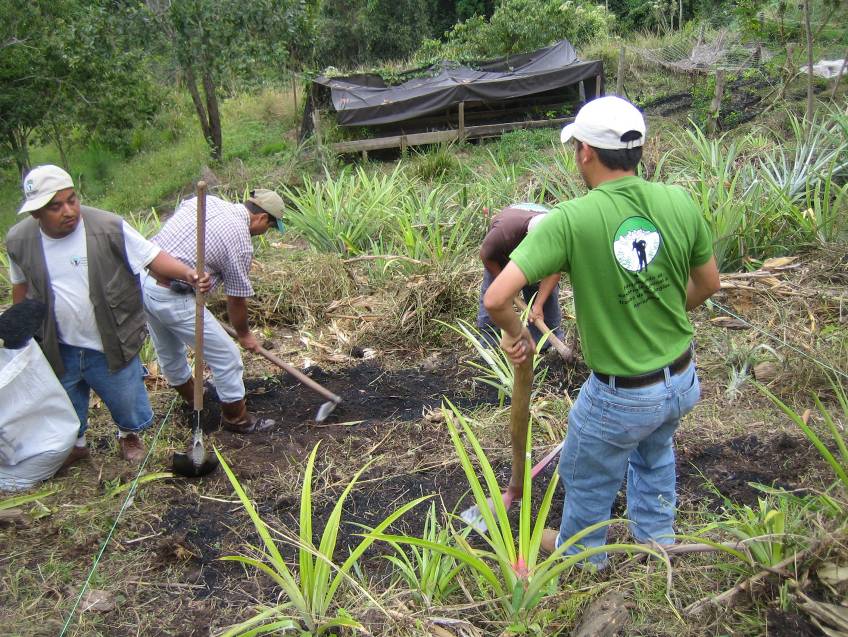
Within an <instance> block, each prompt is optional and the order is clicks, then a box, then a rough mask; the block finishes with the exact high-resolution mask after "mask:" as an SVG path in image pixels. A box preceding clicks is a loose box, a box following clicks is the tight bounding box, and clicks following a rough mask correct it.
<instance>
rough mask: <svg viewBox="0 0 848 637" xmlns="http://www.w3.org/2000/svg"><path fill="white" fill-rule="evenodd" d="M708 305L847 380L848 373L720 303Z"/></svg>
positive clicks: (710, 301) (712, 301)
mask: <svg viewBox="0 0 848 637" xmlns="http://www.w3.org/2000/svg"><path fill="white" fill-rule="evenodd" d="M709 303H712V304H713V305H714V306H715V307H717V308H718V309H719V310H721V311H722V312H724V313H725V314H728V315H729V316H732V317H733V318H735V319H736V320H738V321H741V322H742V323H744V324H745V325H747V326H748V327H750V328H751V329H753V330H754V331H756V332H759V333H760V334H762V335H763V336H767V337H768V338H770V339H772V340H773V341H775V342H776V343H779V344H780V345H783V346H784V347H787V348H789V349H791V350H792V351H793V352H795V353H796V354H800V355H801V356H803V357H804V358H806V359H807V360H810V361H812V362H813V363H815V364H816V365H819V366H821V367H823V368H824V369H827V370H829V371H831V372H833V373H834V374H836V375H837V376H842V378H844V379H846V380H848V373H846V372H844V371H843V370H841V369H837V368H836V367H834V366H833V365H830V364H829V363H825V362H824V361H823V360H820V359H818V358H816V357H815V356H811V355H810V354H807V352H805V351H804V350H802V349H799V348H797V347H795V346H794V345H792V344H791V343H789V342H788V341H785V340H783V339H782V338H780V337H779V336H775V335H774V334H772V333H770V332H768V331H766V330H764V329H763V328H761V327H757V326H756V325H754V324H753V323H751V322H750V321H748V320H746V319H744V318H742V317H741V316H739V315H738V314H736V313H735V312H733V311H731V310H730V309H729V308H727V307H725V306H724V305H722V304H721V303H719V302H717V301H714V300H712V299H710V300H709Z"/></svg>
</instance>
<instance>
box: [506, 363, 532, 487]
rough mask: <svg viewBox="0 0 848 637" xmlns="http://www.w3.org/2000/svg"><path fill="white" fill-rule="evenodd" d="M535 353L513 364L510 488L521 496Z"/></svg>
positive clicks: (510, 409)
mask: <svg viewBox="0 0 848 637" xmlns="http://www.w3.org/2000/svg"><path fill="white" fill-rule="evenodd" d="M533 356H534V355H533V353H532V352H531V353H530V355H529V356H528V357H527V359H526V360H525V361H524V362H523V363H520V364H518V365H514V366H513V381H512V402H511V403H510V407H509V433H510V442H511V443H512V476H511V477H510V480H509V490H510V491H512V493H513V494H514V495H517V496H518V497H521V496H520V494H521V488H522V485H523V484H524V465H525V462H526V453H527V428H528V427H529V425H530V390H531V389H532V387H533Z"/></svg>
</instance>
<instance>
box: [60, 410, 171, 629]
mask: <svg viewBox="0 0 848 637" xmlns="http://www.w3.org/2000/svg"><path fill="white" fill-rule="evenodd" d="M176 403H177V397H174V399H173V400H172V401H171V404H170V406H169V407H168V411H167V412H166V413H165V417H164V418H163V419H162V422H161V423H160V424H159V428H158V429H157V430H156V435H155V436H154V437H153V442H152V443H151V444H150V447H149V448H148V450H147V455H146V456H145V457H144V461H143V462H142V463H141V466H140V467H139V468H138V473H137V474H136V476H135V478H134V479H133V482H132V486H131V487H130V489H129V491H127V497H126V498H124V502H123V504H121V508H120V510H119V511H118V515H117V516H116V517H115V521H114V522H113V523H112V528H111V529H109V533H108V534H107V535H106V539H105V540H103V544H102V545H101V546H100V551H99V552H98V553H97V557H96V558H95V559H94V564H92V566H91V570H90V571H89V572H88V577H86V578H85V582H84V583H83V585H82V587H81V588H80V591H79V595H77V601H76V602H74V606H73V608H71V612H70V613H68V618H67V619H66V620H65V625H64V626H62V632H61V633H59V637H64V636H65V634H66V633H67V631H68V628H69V627H70V625H71V621H72V620H73V619H74V615H75V614H76V612H77V608H78V607H79V605H80V602H81V601H82V598H83V595H85V591H86V590H88V586H89V584H91V578H92V577H93V576H94V572H95V571H96V570H97V566H98V565H99V564H100V560H101V558H102V557H103V553H105V552H106V547H107V546H108V545H109V541H110V540H111V539H112V535H114V533H115V529H117V528H118V522H120V521H121V516H123V515H124V511H126V510H127V508H128V507H129V505H130V503H131V502H132V501H133V497H134V496H135V492H136V488H137V487H138V480H139V478H140V477H141V474H142V472H143V471H144V468H145V467H146V466H147V461H148V460H149V459H150V455H151V454H152V453H153V450H154V449H155V448H156V443H157V442H158V441H159V434H161V433H162V429H163V428H164V427H165V423H166V422H168V419H169V418H170V417H171V412H172V411H173V409H174V405H175V404H176Z"/></svg>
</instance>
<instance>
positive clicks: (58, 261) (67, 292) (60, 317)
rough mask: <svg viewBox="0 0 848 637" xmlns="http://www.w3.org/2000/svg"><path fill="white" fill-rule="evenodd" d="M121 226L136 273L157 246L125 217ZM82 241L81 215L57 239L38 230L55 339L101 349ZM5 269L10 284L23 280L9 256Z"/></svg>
mask: <svg viewBox="0 0 848 637" xmlns="http://www.w3.org/2000/svg"><path fill="white" fill-rule="evenodd" d="M123 229H124V246H125V248H126V252H127V261H128V262H129V265H130V269H131V270H132V272H133V274H139V273H140V272H141V271H142V270H143V269H144V267H145V266H147V265H148V264H149V263H150V262H151V261H153V259H155V258H156V256H157V255H158V254H159V252H160V251H161V249H160V248H159V246H157V245H154V244H153V243H151V242H150V241H148V240H147V239H145V238H144V237H142V236H141V235H140V234H139V233H138V232H137V231H136V230H134V229H133V228H132V227H131V226H130V225H129V224H128V223H127V222H126V221H124V224H123ZM86 244H87V242H86V236H85V225H84V223H83V220H82V219H80V222H79V224H78V225H77V227H76V229H75V230H74V231H73V232H72V233H71V234H69V235H67V236H66V237H62V238H61V239H52V238H50V237H48V236H47V235H46V234H44V233H43V232H42V233H41V245H42V246H43V247H44V259H45V261H46V263H47V273H48V276H49V277H50V284H51V286H52V288H53V296H54V298H55V300H56V304H55V308H54V310H55V315H56V327H57V331H58V336H59V342H60V343H64V344H65V345H72V346H74V347H86V348H88V349H94V350H97V351H99V352H102V351H103V341H102V340H101V339H100V332H99V331H98V330H97V323H96V321H95V318H94V306H93V305H92V304H91V298H90V297H89V289H88V257H87V252H86ZM9 273H10V279H11V281H12V284H15V285H17V284H19V283H25V282H26V277H25V276H24V273H23V271H22V270H21V269H20V267H18V265H17V264H16V263H15V262H14V261H12V260H11V259H10V260H9Z"/></svg>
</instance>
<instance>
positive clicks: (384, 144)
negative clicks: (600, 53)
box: [332, 117, 574, 154]
mask: <svg viewBox="0 0 848 637" xmlns="http://www.w3.org/2000/svg"><path fill="white" fill-rule="evenodd" d="M573 121H574V118H573V117H558V118H556V119H541V120H530V121H526V122H507V123H504V124H485V125H482V126H466V127H465V139H479V138H481V137H494V136H497V135H501V134H503V133H506V132H509V131H513V130H520V129H522V128H552V127H557V126H561V125H563V124H567V123H568V122H573ZM458 138H459V131H457V130H441V131H431V132H429V133H411V134H409V135H392V136H390V137H377V138H374V139H359V140H356V141H350V142H337V143H335V144H333V147H332V148H333V152H335V153H339V154H345V153H361V152H363V151H371V150H381V149H385V148H401V147H407V146H421V145H423V144H440V143H443V142H452V141H454V140H456V139H458Z"/></svg>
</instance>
